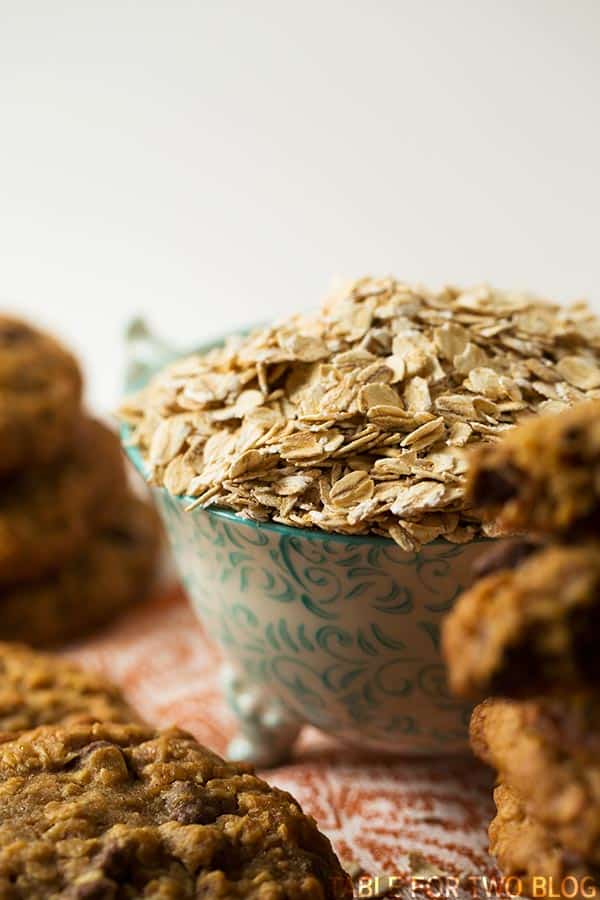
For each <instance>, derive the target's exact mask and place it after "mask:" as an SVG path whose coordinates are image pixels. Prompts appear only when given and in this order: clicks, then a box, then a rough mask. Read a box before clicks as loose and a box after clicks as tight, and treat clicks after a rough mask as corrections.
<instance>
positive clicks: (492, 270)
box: [0, 0, 600, 410]
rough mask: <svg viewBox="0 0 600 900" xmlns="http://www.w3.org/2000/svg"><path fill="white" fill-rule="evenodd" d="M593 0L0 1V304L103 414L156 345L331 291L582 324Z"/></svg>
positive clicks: (593, 291) (594, 67) (590, 266)
mask: <svg viewBox="0 0 600 900" xmlns="http://www.w3.org/2000/svg"><path fill="white" fill-rule="evenodd" d="M599 48H600V3H598V2H597V0H547V2H544V0H521V2H518V0H512V2H507V0H493V2H489V0H480V2H472V3H466V2H461V0H448V2H442V0H439V2H423V0H410V2H403V0H397V2H386V0H380V2H378V0H370V2H369V0H346V2H341V0H321V2H317V0H302V2H295V3H291V2H287V0H272V2H271V0H247V2H241V0H240V2H237V3H236V2H232V0H222V2H206V0H197V2H195V3H189V4H182V3H178V2H171V3H169V2H167V0H164V2H154V3H141V2H139V3H136V2H127V0H119V2H111V0H103V2H99V0H95V2H93V3H90V2H87V0H78V2H73V3H65V2H62V0H0V302H1V304H2V305H3V306H4V307H6V308H12V309H14V310H16V311H18V312H21V313H26V314H28V315H30V316H32V317H34V318H35V319H36V320H38V321H40V322H43V323H45V324H47V325H49V326H51V327H52V328H54V329H57V330H58V331H59V332H60V333H61V334H63V335H64V337H66V338H67V339H68V340H69V341H70V342H71V343H72V344H73V345H74V346H75V347H76V348H77V350H78V351H79V352H80V353H81V354H82V356H83V358H84V361H85V364H86V368H87V371H88V375H89V377H90V385H89V394H90V400H91V402H92V404H93V405H94V406H95V407H96V408H101V409H104V410H107V409H109V408H110V407H112V406H114V405H115V403H116V401H117V398H118V394H119V380H120V378H121V365H122V347H121V334H122V331H123V328H124V325H125V322H126V321H127V319H128V318H129V317H130V316H131V315H132V314H135V313H139V312H143V313H144V314H146V315H147V316H148V317H149V319H150V320H151V322H152V323H153V324H154V326H155V327H156V328H157V329H159V330H162V331H163V332H164V333H165V334H167V335H168V336H169V337H171V338H179V340H180V342H181V343H184V344H185V343H188V344H189V343H190V342H193V341H194V340H196V339H199V338H201V337H205V336H209V335H212V334H216V333H219V332H220V331H223V330H224V329H228V328H230V327H233V326H235V325H238V324H241V323H247V322H249V321H253V320H261V319H265V318H268V317H270V316H272V315H275V314H279V315H281V314H284V313H285V312H287V311H291V310H293V309H294V308H298V307H310V306H314V305H316V304H317V303H318V301H319V299H320V297H321V295H322V294H323V293H324V292H325V291H326V289H327V288H328V286H329V284H330V282H331V280H332V278H333V277H334V276H351V277H352V276H356V275H360V274H363V273H366V272H370V273H374V274H386V273H390V272H392V273H394V274H397V275H398V276H400V277H403V278H407V279H411V280H412V279H417V280H423V281H426V282H428V283H432V284H433V285H436V284H439V283H440V282H443V281H445V280H451V281H455V282H459V283H471V282H474V281H479V280H489V281H491V282H494V283H498V284H500V285H502V286H506V287H526V288H531V289H534V290H537V291H539V292H540V293H544V294H548V295H551V296H556V297H557V298H559V299H563V300H568V299H574V298H577V297H579V296H581V295H587V296H589V297H590V299H591V300H592V302H595V303H598V305H599V306H598V308H599V309H600V253H599V250H598V239H599V236H600V227H599V226H600V178H599V167H600V126H599V116H600V103H599V101H600V52H599Z"/></svg>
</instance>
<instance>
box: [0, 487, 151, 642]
mask: <svg viewBox="0 0 600 900" xmlns="http://www.w3.org/2000/svg"><path fill="white" fill-rule="evenodd" d="M107 512H109V513H110V515H108V516H107V521H106V522H105V523H104V524H103V527H102V528H101V529H100V530H99V531H98V532H97V533H96V534H94V535H93V536H92V537H91V538H90V541H89V542H88V543H87V544H86V546H85V547H84V548H83V549H82V550H81V551H80V553H79V554H78V555H77V556H76V557H75V558H74V559H72V560H70V561H69V562H68V563H66V565H65V566H64V567H63V568H62V569H61V570H60V571H58V572H56V573H55V574H53V575H51V576H49V577H48V578H45V579H43V580H41V581H36V582H31V583H28V584H18V585H12V586H7V587H4V588H0V637H1V638H3V639H4V640H10V641H25V642H26V643H28V644H33V645H35V646H48V645H51V644H55V643H59V642H62V641H67V640H71V639H73V638H75V637H79V636H80V635H83V634H85V633H87V632H89V631H91V630H93V629H94V628H96V627H99V626H100V625H103V624H105V623H107V622H110V621H111V620H112V619H113V618H114V617H115V616H116V615H117V614H118V613H120V612H123V611H124V610H126V609H128V608H129V607H130V606H131V605H132V604H133V603H134V602H135V601H136V600H139V599H141V598H143V597H144V596H146V595H147V593H148V590H149V587H150V586H151V583H152V580H153V578H154V576H155V574H156V568H157V557H158V551H159V544H160V530H159V523H158V514H157V513H156V511H155V510H154V508H153V507H151V506H150V505H149V504H147V503H146V502H144V501H142V500H139V499H138V498H137V497H133V496H130V495H124V496H123V498H122V500H121V502H120V503H118V504H115V505H114V508H111V509H110V510H107Z"/></svg>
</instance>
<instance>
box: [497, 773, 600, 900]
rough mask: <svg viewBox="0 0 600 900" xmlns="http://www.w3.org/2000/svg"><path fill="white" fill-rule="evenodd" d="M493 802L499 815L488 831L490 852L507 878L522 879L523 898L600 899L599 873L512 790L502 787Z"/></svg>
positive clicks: (500, 786) (500, 785)
mask: <svg viewBox="0 0 600 900" xmlns="http://www.w3.org/2000/svg"><path fill="white" fill-rule="evenodd" d="M494 801H495V803H496V808H497V815H496V817H495V818H494V819H493V820H492V822H491V824H490V829H489V835H490V853H492V855H493V856H495V857H496V859H497V861H498V865H499V866H500V869H501V870H502V873H503V875H504V876H505V877H507V876H512V877H513V879H519V881H520V882H521V887H522V891H521V894H522V895H523V896H526V897H548V898H556V897H564V898H566V900H574V898H587V900H589V898H593V897H598V896H599V894H600V880H599V878H600V871H599V870H598V869H597V868H595V867H594V866H589V865H588V864H587V863H586V862H585V860H583V859H582V858H581V857H580V856H578V855H577V854H575V853H572V852H571V851H569V850H565V848H564V847H563V846H561V844H560V843H559V842H558V841H557V840H556V838H555V836H554V834H553V832H552V831H551V830H550V829H549V828H547V827H545V826H544V825H542V824H540V822H538V821H536V820H535V819H533V818H532V817H531V816H529V815H528V814H527V812H526V811H525V809H524V807H523V803H522V801H521V799H520V797H519V795H518V794H517V792H516V791H515V790H514V789H513V788H511V787H509V786H508V785H506V784H499V785H498V787H497V788H496V790H495V791H494ZM513 886H514V888H516V887H517V885H516V884H515V883H513ZM515 893H516V890H515Z"/></svg>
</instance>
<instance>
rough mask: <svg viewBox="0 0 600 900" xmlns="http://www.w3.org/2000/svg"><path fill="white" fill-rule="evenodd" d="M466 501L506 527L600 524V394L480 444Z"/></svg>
mask: <svg viewBox="0 0 600 900" xmlns="http://www.w3.org/2000/svg"><path fill="white" fill-rule="evenodd" d="M467 496H468V501H469V502H470V503H472V504H473V505H474V506H475V507H477V508H479V509H480V510H482V511H483V513H484V514H485V516H486V518H493V519H494V520H495V522H496V523H497V525H498V527H499V528H500V529H502V530H504V531H506V532H528V533H540V534H552V535H553V536H558V535H565V536H567V537H569V538H572V537H573V536H574V534H575V533H577V532H582V533H583V532H585V533H587V534H589V533H590V532H594V533H596V534H598V533H599V532H600V401H598V400H594V401H590V402H586V403H578V404H576V405H575V406H574V407H573V408H572V409H570V410H568V411H566V412H562V413H560V414H559V415H553V416H540V417H536V418H533V419H531V421H529V422H527V423H525V424H524V425H521V426H520V427H519V428H517V429H515V430H514V431H511V432H509V433H508V434H507V435H506V436H505V437H504V438H503V439H502V440H501V441H499V442H498V443H497V444H492V445H486V446H482V447H480V448H478V450H476V451H475V453H474V456H473V457H472V462H471V467H470V470H469V475H468V481H467Z"/></svg>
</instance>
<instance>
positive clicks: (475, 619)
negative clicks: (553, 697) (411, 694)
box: [442, 542, 600, 699]
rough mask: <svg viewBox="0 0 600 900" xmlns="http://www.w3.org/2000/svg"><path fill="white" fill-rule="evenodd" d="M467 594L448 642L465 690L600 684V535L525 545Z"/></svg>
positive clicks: (456, 685) (521, 692) (460, 689)
mask: <svg viewBox="0 0 600 900" xmlns="http://www.w3.org/2000/svg"><path fill="white" fill-rule="evenodd" d="M522 559H523V561H522V562H521V563H520V564H519V565H517V567H516V568H515V569H512V570H511V569H508V568H500V569H499V570H498V571H495V572H492V573H491V574H489V575H487V576H486V577H484V578H482V579H480V580H479V581H477V582H476V583H475V585H474V586H473V587H472V588H470V590H468V591H466V592H465V593H464V594H462V596H461V597H459V599H458V600H457V602H456V605H455V606H454V608H453V609H452V611H451V612H450V613H449V615H448V616H447V618H446V620H445V622H444V625H443V630H442V645H443V650H444V655H445V657H446V661H447V663H448V669H449V680H450V685H451V688H452V690H453V691H454V693H455V694H457V695H458V696H461V697H468V698H471V699H481V698H483V697H485V696H489V695H491V694H503V695H508V696H513V697H514V696H516V697H519V696H521V697H522V696H530V695H532V694H535V693H545V692H549V691H554V690H559V691H565V690H567V689H569V688H570V689H581V688H583V687H586V686H590V685H595V686H598V685H599V684H600V656H599V655H598V648H597V640H596V635H597V634H598V627H599V625H600V543H598V542H593V543H587V544H584V545H581V546H549V547H546V548H542V549H540V550H537V551H536V552H533V553H529V551H528V552H527V553H524V555H523V557H522Z"/></svg>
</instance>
